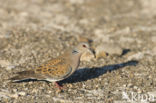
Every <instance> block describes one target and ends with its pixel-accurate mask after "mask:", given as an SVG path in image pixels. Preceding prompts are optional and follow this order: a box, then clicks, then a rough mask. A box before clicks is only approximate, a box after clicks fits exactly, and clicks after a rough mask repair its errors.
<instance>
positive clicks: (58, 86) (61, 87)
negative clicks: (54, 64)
mask: <svg viewBox="0 0 156 103" xmlns="http://www.w3.org/2000/svg"><path fill="white" fill-rule="evenodd" d="M55 84H56V87H57V88H59V89H61V90H62V89H63V86H62V85H60V84H59V83H58V82H55Z"/></svg>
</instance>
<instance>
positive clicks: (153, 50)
mask: <svg viewBox="0 0 156 103" xmlns="http://www.w3.org/2000/svg"><path fill="white" fill-rule="evenodd" d="M152 52H153V55H156V47H154V48H153V49H152Z"/></svg>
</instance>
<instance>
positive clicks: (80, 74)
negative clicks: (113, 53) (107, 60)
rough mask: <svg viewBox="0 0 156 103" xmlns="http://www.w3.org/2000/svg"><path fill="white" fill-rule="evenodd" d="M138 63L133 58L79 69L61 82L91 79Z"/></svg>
mask: <svg viewBox="0 0 156 103" xmlns="http://www.w3.org/2000/svg"><path fill="white" fill-rule="evenodd" d="M138 63H139V62H138V61H136V60H131V61H127V62H124V63H120V64H111V65H106V66H102V67H94V68H83V69H79V70H77V71H76V72H75V73H74V74H73V75H71V76H70V77H69V78H67V79H64V80H62V81H60V82H59V83H60V84H65V83H76V82H82V81H87V80H89V79H93V78H97V77H99V76H100V75H103V74H105V73H106V72H107V71H109V72H111V71H114V70H117V69H121V68H123V67H126V66H136V65H137V64H138Z"/></svg>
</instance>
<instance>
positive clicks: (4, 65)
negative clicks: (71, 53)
mask: <svg viewBox="0 0 156 103" xmlns="http://www.w3.org/2000/svg"><path fill="white" fill-rule="evenodd" d="M79 42H88V43H89V44H90V45H91V47H92V49H93V50H94V53H95V54H92V53H86V54H84V55H83V57H82V58H81V60H82V61H83V62H82V63H81V65H80V71H78V72H77V74H75V75H74V76H73V77H72V79H71V81H72V83H68V82H64V85H66V86H67V89H66V91H65V92H63V93H61V94H58V92H57V90H55V89H53V88H54V86H52V87H48V86H47V85H46V83H44V82H29V83H21V84H8V82H6V80H5V79H6V78H9V77H10V76H12V75H13V73H14V72H17V71H22V70H25V69H28V68H34V67H36V66H39V65H40V64H41V63H44V62H45V61H47V60H50V59H51V58H53V57H57V56H58V55H60V54H62V53H64V51H65V49H66V48H71V47H73V46H74V45H77V44H78V43H79ZM155 69H156V0H0V78H1V79H0V82H1V83H0V102H2V103H4V102H17V103H20V102H23V101H24V102H23V103H27V102H29V103H34V102H38V103H45V102H47V103H48V102H49V103H50V102H68V103H69V102H79V103H80V102H91V103H92V102H96V103H98V102H99V103H103V102H106V103H107V102H116V103H122V102H123V101H126V100H124V99H122V92H121V91H125V92H129V91H131V92H135V93H138V94H141V93H145V94H148V93H149V94H152V95H154V96H156V88H155V87H156V76H155V74H156V70H155ZM82 72H84V74H83V73H82ZM73 78H75V79H73ZM77 78H79V79H78V80H77ZM69 97H70V98H69ZM138 101H139V100H138Z"/></svg>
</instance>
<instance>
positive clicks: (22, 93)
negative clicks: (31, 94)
mask: <svg viewBox="0 0 156 103" xmlns="http://www.w3.org/2000/svg"><path fill="white" fill-rule="evenodd" d="M18 95H21V96H25V95H26V93H25V92H19V93H18Z"/></svg>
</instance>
